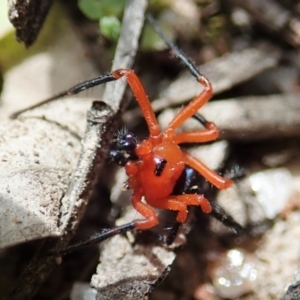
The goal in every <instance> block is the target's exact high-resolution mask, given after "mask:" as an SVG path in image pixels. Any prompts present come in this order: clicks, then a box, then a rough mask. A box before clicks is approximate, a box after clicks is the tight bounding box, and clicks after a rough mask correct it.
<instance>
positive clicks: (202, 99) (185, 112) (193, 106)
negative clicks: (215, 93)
mask: <svg viewBox="0 0 300 300" xmlns="http://www.w3.org/2000/svg"><path fill="white" fill-rule="evenodd" d="M198 82H199V83H201V84H202V85H203V86H204V90H203V91H202V92H201V94H200V95H199V96H197V97H196V98H195V99H194V100H192V101H191V102H190V103H189V104H188V105H187V106H186V107H184V108H183V109H182V110H181V111H180V112H179V113H178V114H177V116H175V118H174V119H173V120H172V121H171V122H170V124H169V126H168V127H167V129H166V131H170V130H173V131H175V130H176V129H177V128H178V127H179V126H180V125H181V124H182V123H183V122H185V121H186V120H187V119H188V118H190V117H191V116H193V115H194V114H195V113H196V112H197V111H198V110H199V109H200V108H201V107H202V106H203V105H204V104H205V103H206V102H207V101H208V100H209V99H210V98H211V96H212V86H211V83H210V82H209V80H208V79H207V78H205V77H204V76H201V77H199V78H198Z"/></svg>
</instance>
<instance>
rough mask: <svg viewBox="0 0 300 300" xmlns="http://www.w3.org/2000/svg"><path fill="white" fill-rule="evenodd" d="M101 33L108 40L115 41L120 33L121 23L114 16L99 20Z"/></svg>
mask: <svg viewBox="0 0 300 300" xmlns="http://www.w3.org/2000/svg"><path fill="white" fill-rule="evenodd" d="M99 24H100V30H101V33H102V34H103V35H104V36H105V37H106V38H108V39H110V40H113V41H117V40H118V38H119V36H120V32H121V22H120V21H119V19H117V18H116V17H114V16H111V17H103V18H101V19H100V22H99Z"/></svg>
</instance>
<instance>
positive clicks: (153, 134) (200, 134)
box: [48, 16, 243, 254]
mask: <svg viewBox="0 0 300 300" xmlns="http://www.w3.org/2000/svg"><path fill="white" fill-rule="evenodd" d="M147 19H148V21H149V22H150V24H151V25H152V27H153V28H154V30H155V31H156V32H157V33H158V34H159V35H160V37H161V38H162V39H163V40H164V41H165V42H166V44H167V45H168V46H169V47H170V48H171V49H172V51H173V53H174V54H175V55H176V56H177V57H178V58H179V59H180V60H181V61H182V63H183V64H184V65H185V66H186V67H187V68H188V70H189V71H190V72H191V74H192V75H193V76H194V77H195V78H196V80H197V81H198V82H199V83H200V84H201V85H203V87H204V89H203V91H202V92H201V93H200V95H198V96H196V97H195V98H194V99H193V100H192V101H191V102H189V103H188V104H187V105H186V106H185V107H184V108H182V109H181V110H180V111H179V113H178V114H177V115H176V116H175V117H174V119H173V120H172V121H171V122H170V123H169V125H168V126H167V128H165V129H164V130H161V129H160V126H159V124H158V121H157V119H156V117H155V114H154V111H153V109H152V107H151V103H150V101H149V99H148V97H147V94H146V92H145V90H144V88H143V86H142V84H141V82H140V80H139V78H138V77H137V75H136V74H135V72H134V71H133V70H132V69H119V70H116V71H113V72H112V73H110V74H106V75H103V76H100V77H97V78H95V79H92V80H89V81H85V82H83V83H81V84H78V85H76V86H74V87H72V88H70V89H69V90H67V91H64V92H62V93H60V94H59V95H56V96H55V97H53V98H51V99H54V98H55V99H56V98H58V97H60V96H65V95H72V94H77V93H79V92H80V91H82V90H85V89H87V88H90V87H93V86H96V85H99V84H103V83H107V82H110V81H115V80H118V79H120V78H125V79H126V80H127V83H128V84H129V86H130V88H131V90H132V92H133V94H134V96H135V98H136V99H137V102H138V104H139V106H140V109H141V112H142V115H143V117H144V119H145V121H146V124H147V126H148V129H149V137H148V138H147V139H145V140H143V141H142V142H140V143H139V142H138V141H137V139H136V137H135V136H134V134H132V133H130V132H128V131H126V130H123V131H120V132H119V133H118V135H117V138H116V139H115V143H114V144H115V145H114V146H115V148H114V149H112V150H111V151H110V157H111V159H112V160H113V161H114V162H116V163H117V164H118V165H120V166H122V167H124V168H125V171H126V174H127V176H128V180H127V182H126V183H125V184H124V187H125V188H126V189H131V190H133V193H132V198H131V202H132V205H133V207H134V208H135V210H136V211H137V212H139V213H140V215H142V217H143V218H141V219H137V220H134V221H132V222H130V223H127V224H124V225H121V226H118V227H115V228H112V229H105V230H103V231H102V232H100V233H97V234H95V235H94V236H92V237H90V238H89V239H88V240H87V241H84V242H81V243H79V244H76V245H71V246H69V247H67V248H65V249H62V250H61V251H60V254H66V253H68V252H72V251H73V250H76V249H80V248H83V247H85V246H88V245H90V244H95V243H99V242H101V241H104V240H106V239H108V238H110V237H112V236H114V235H117V234H120V233H124V232H126V231H129V230H133V229H139V230H147V229H150V228H152V227H154V226H156V225H157V224H158V216H157V214H156V212H155V210H154V208H155V209H163V210H172V211H176V212H177V217H176V223H175V224H174V226H173V227H172V228H171V230H170V233H169V235H168V237H167V238H166V243H167V244H168V245H169V244H172V242H173V241H174V239H175V237H176V235H177V232H178V229H179V227H180V225H181V224H182V223H184V222H185V221H186V219H187V213H188V207H189V206H197V207H200V208H201V210H202V211H203V212H204V213H207V214H211V215H212V216H213V217H214V218H216V219H218V220H219V221H221V222H222V223H223V224H224V225H225V226H227V227H230V228H232V229H233V231H235V232H238V231H241V230H242V229H243V228H242V226H241V225H239V224H238V223H237V222H236V221H235V220H234V219H233V218H232V217H231V216H230V215H229V214H228V213H227V212H226V211H225V210H224V209H223V208H222V207H221V206H219V205H218V204H217V203H216V202H215V201H212V200H208V199H207V198H206V197H205V196H204V193H205V191H206V190H207V182H209V183H210V184H212V185H213V186H215V187H216V188H218V189H226V188H228V187H230V186H231V185H232V183H233V181H232V180H231V179H229V178H223V177H222V176H220V175H219V174H218V173H216V172H215V171H213V170H211V169H209V168H208V167H207V166H206V165H205V164H203V163H202V162H201V161H200V160H198V159H196V158H195V157H193V156H192V155H190V154H189V153H188V152H186V151H184V150H182V149H181V148H180V144H183V143H205V142H209V141H213V140H215V139H217V138H218V136H219V130H218V128H217V126H216V125H215V124H214V123H212V122H208V121H207V120H206V119H205V118H204V117H203V116H202V115H200V114H198V113H197V112H198V110H199V109H200V108H201V107H202V106H203V105H204V104H205V103H206V102H207V101H208V100H209V99H210V98H211V97H212V93H213V89H212V85H211V83H210V81H209V80H208V79H207V78H206V77H205V76H204V75H203V74H201V73H200V72H199V71H198V70H197V68H196V66H195V65H194V64H193V63H192V62H191V61H190V60H189V59H188V58H187V56H186V55H185V54H184V53H183V52H182V51H181V50H180V49H179V48H177V47H176V46H175V45H174V44H173V43H172V42H171V41H170V40H168V39H167V37H166V36H165V35H164V33H163V32H162V31H161V29H160V28H159V27H158V25H156V23H155V21H154V20H153V19H152V17H151V16H147ZM48 100H49V99H48ZM191 117H193V118H195V119H196V120H198V121H199V122H200V123H201V124H202V125H203V127H204V129H198V130H193V131H188V132H178V131H177V130H178V128H179V127H180V126H181V125H182V124H183V123H184V122H185V121H186V120H187V119H189V118H191ZM205 186H206V188H205ZM209 187H210V185H209ZM143 199H144V201H143Z"/></svg>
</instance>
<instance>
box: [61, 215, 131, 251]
mask: <svg viewBox="0 0 300 300" xmlns="http://www.w3.org/2000/svg"><path fill="white" fill-rule="evenodd" d="M133 229H135V222H134V221H133V222H130V223H127V224H124V225H120V226H117V227H115V228H110V229H104V230H102V231H101V232H99V233H96V234H94V235H92V236H91V237H90V238H89V239H88V240H86V241H83V242H79V243H77V244H74V245H71V246H69V247H67V248H64V249H61V250H59V251H58V252H57V253H55V254H58V255H66V254H68V253H71V252H74V251H77V250H81V249H83V248H85V247H89V246H91V245H96V244H99V243H101V242H103V241H105V240H107V239H109V238H111V237H113V236H115V235H118V234H122V233H125V232H127V231H131V230H133Z"/></svg>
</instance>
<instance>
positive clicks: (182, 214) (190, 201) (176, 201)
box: [150, 194, 211, 223]
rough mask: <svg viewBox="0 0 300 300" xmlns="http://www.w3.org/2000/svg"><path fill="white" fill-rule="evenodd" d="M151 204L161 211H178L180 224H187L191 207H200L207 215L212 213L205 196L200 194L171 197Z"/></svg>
mask: <svg viewBox="0 0 300 300" xmlns="http://www.w3.org/2000/svg"><path fill="white" fill-rule="evenodd" d="M150 204H151V205H152V206H153V207H156V208H159V209H166V210H175V211H178V215H177V219H176V220H177V222H180V223H183V222H185V220H186V217H187V212H188V210H187V207H188V206H189V205H193V206H200V207H201V209H202V210H203V211H204V212H205V213H210V212H211V206H210V203H209V201H208V200H207V199H206V198H205V197H204V196H203V195H198V194H186V195H178V196H170V197H169V198H166V199H163V200H157V201H151V202H150Z"/></svg>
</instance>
